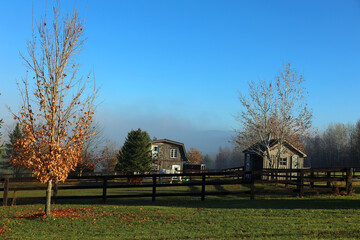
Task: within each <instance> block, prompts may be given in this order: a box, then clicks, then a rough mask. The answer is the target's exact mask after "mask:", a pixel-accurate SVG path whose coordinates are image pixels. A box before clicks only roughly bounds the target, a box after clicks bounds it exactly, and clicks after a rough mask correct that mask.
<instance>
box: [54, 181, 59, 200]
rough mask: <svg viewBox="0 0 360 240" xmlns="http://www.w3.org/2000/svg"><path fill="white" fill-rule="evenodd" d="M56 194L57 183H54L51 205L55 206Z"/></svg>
mask: <svg viewBox="0 0 360 240" xmlns="http://www.w3.org/2000/svg"><path fill="white" fill-rule="evenodd" d="M57 193H58V184H57V182H55V183H54V194H53V204H56V199H57Z"/></svg>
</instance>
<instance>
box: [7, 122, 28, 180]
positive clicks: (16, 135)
mask: <svg viewBox="0 0 360 240" xmlns="http://www.w3.org/2000/svg"><path fill="white" fill-rule="evenodd" d="M20 138H23V134H22V132H21V129H20V125H19V124H18V123H17V124H16V126H15V128H14V130H13V131H12V132H11V133H10V134H9V142H8V143H6V144H5V154H6V158H7V161H6V162H4V163H3V164H2V168H3V169H8V170H11V171H12V173H13V174H14V175H15V177H19V176H20V174H21V173H22V172H23V171H24V170H25V169H24V168H23V167H21V166H13V165H12V164H10V162H9V160H10V156H17V155H18V154H19V153H18V152H16V151H14V149H13V145H14V144H15V143H16V141H17V139H20Z"/></svg>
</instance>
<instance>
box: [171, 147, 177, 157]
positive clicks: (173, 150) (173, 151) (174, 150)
mask: <svg viewBox="0 0 360 240" xmlns="http://www.w3.org/2000/svg"><path fill="white" fill-rule="evenodd" d="M176 157H177V149H175V148H173V149H170V158H176Z"/></svg>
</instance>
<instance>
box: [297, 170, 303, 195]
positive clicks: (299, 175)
mask: <svg viewBox="0 0 360 240" xmlns="http://www.w3.org/2000/svg"><path fill="white" fill-rule="evenodd" d="M298 190H299V197H301V198H302V197H303V195H304V172H303V170H300V172H299V174H298Z"/></svg>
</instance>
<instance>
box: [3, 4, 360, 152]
mask: <svg viewBox="0 0 360 240" xmlns="http://www.w3.org/2000/svg"><path fill="white" fill-rule="evenodd" d="M87 2H88V3H87V4H86V1H77V3H76V8H77V9H78V10H79V12H80V14H81V16H84V14H85V10H86V31H85V34H86V36H87V38H88V39H87V41H86V44H85V47H86V49H85V51H83V52H82V53H81V55H80V56H79V62H80V63H81V64H82V73H83V74H86V73H87V72H89V71H91V70H92V69H93V68H94V69H95V73H96V81H97V84H98V85H100V86H101V91H100V94H99V101H101V102H102V104H101V106H100V107H99V109H98V114H97V118H98V121H99V122H100V123H101V124H103V125H104V126H105V135H106V137H108V138H111V139H113V140H116V141H117V142H119V143H122V142H123V140H124V138H125V136H126V133H127V132H128V131H129V130H131V128H134V129H136V128H138V127H140V128H142V129H144V130H147V131H148V132H149V133H150V134H151V135H152V136H156V137H158V138H170V139H173V140H176V141H182V142H184V143H185V146H187V147H188V148H189V147H198V148H200V149H202V150H203V151H205V152H210V151H212V150H213V152H216V151H217V147H218V146H220V145H222V146H224V145H225V144H226V142H227V140H228V139H227V138H228V137H229V136H230V135H231V131H232V129H233V128H236V127H237V123H236V121H235V120H234V118H233V115H235V114H236V113H237V112H238V111H239V108H240V104H239V102H238V100H237V95H238V94H237V90H240V91H241V92H244V93H246V92H247V82H248V81H250V80H257V79H258V78H262V79H267V80H272V79H274V76H275V74H276V73H277V72H278V71H279V70H280V69H281V67H282V63H283V62H285V61H287V60H288V61H290V62H291V63H292V65H293V67H294V68H296V69H297V70H298V71H299V72H300V73H303V74H304V76H305V79H306V83H305V87H306V88H307V90H308V92H309V98H308V103H309V105H310V106H311V108H312V109H313V111H314V117H315V118H314V126H315V127H318V128H320V129H321V128H324V127H325V126H326V125H327V124H328V123H330V122H343V123H347V122H352V123H354V122H355V121H356V120H358V119H359V118H360V2H359V1H354V0H349V1H329V0H326V1H303V0H301V1H300V0H299V1H295V0H294V1H285V0H284V1H275V0H274V1H239V0H236V1H229V0H228V1H220V0H219V1H209V0H206V1H190V0H188V1H186V0H184V1H180V0H179V1H168V0H164V1H148V0H146V1H140V0H138V1H130V0H128V1H106V0H104V1H91V0H89V1H87ZM45 3H46V1H45V0H36V1H35V0H34V1H29V0H23V1H17V0H14V1H4V0H3V1H1V2H0V36H1V37H0V53H1V55H0V56H1V57H0V83H1V85H0V92H1V93H2V95H1V96H0V103H1V104H0V114H1V117H2V118H4V120H5V122H6V123H7V124H8V125H10V124H11V123H12V121H11V120H10V115H9V114H8V112H7V110H6V107H5V105H9V106H12V107H13V108H17V106H18V104H19V102H20V101H19V97H18V91H17V89H16V81H20V80H21V78H22V77H24V76H25V71H26V69H25V67H24V65H23V63H22V60H21V59H20V57H19V52H20V51H21V52H25V46H26V41H27V40H28V39H30V37H31V19H32V7H33V8H34V16H35V19H40V17H41V15H43V14H44V13H45V11H46V9H47V10H48V11H50V10H51V6H52V3H53V1H49V0H48V1H47V7H46V4H45ZM74 3H75V1H70V0H68V1H62V3H61V5H62V12H66V11H71V10H72V9H73V7H74ZM86 6H87V8H86Z"/></svg>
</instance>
